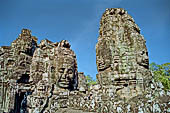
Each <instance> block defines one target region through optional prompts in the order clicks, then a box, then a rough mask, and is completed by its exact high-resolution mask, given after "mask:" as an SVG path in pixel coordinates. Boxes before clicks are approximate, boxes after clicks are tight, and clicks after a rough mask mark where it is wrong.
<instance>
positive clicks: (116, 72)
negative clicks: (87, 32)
mask: <svg viewBox="0 0 170 113" xmlns="http://www.w3.org/2000/svg"><path fill="white" fill-rule="evenodd" d="M70 47H71V46H70V44H69V43H68V41H66V40H62V41H61V42H56V43H53V42H51V41H49V40H47V39H45V40H42V41H41V42H40V44H37V38H36V37H34V36H32V35H31V31H30V30H28V29H23V30H22V32H21V34H20V35H19V37H18V38H17V39H16V40H15V41H14V42H12V44H11V46H2V47H0V113H122V112H123V113H124V112H125V113H137V112H138V113H157V112H158V113H164V112H165V113H166V112H169V111H170V109H169V106H170V102H169V100H170V91H167V92H165V91H164V90H163V85H162V84H161V83H160V82H155V81H154V80H153V79H152V78H153V74H152V73H151V72H150V70H149V58H148V52H147V48H146V45H145V40H144V37H143V36H142V35H141V34H140V29H139V27H138V26H137V25H136V24H135V22H134V20H133V18H132V17H131V16H130V15H129V14H127V11H125V10H124V9H122V8H111V9H106V11H105V13H104V14H103V16H102V19H101V21H100V30H99V38H98V43H97V45H96V64H97V69H98V74H97V84H95V85H92V86H90V88H88V87H87V81H86V77H85V75H84V73H83V72H78V71H77V61H76V55H75V54H74V52H73V51H72V50H71V48H70Z"/></svg>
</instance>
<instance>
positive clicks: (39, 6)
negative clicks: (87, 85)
mask: <svg viewBox="0 0 170 113" xmlns="http://www.w3.org/2000/svg"><path fill="white" fill-rule="evenodd" d="M116 7H118V8H124V9H126V10H127V11H128V13H129V14H130V15H131V16H132V17H133V18H134V20H135V22H136V23H137V24H138V26H139V27H140V29H141V34H142V35H143V36H144V37H145V40H146V44H147V48H148V51H149V58H150V62H155V63H158V64H162V63H166V62H170V1H169V0H0V46H3V45H10V43H11V42H12V41H13V40H15V39H16V38H17V37H18V34H20V32H21V29H22V28H28V29H30V30H31V31H32V35H34V36H36V37H37V38H38V39H39V41H40V40H42V39H45V38H47V39H49V40H51V41H53V42H59V41H61V40H63V39H65V40H68V41H69V42H70V44H71V48H72V49H73V50H74V52H75V53H76V55H77V62H78V70H79V72H84V73H85V74H86V75H91V76H93V78H95V77H96V74H97V68H96V52H95V45H96V43H97V38H98V36H99V34H98V30H99V22H100V19H101V16H102V14H103V13H104V11H105V9H106V8H116Z"/></svg>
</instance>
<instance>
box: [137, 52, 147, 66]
mask: <svg viewBox="0 0 170 113" xmlns="http://www.w3.org/2000/svg"><path fill="white" fill-rule="evenodd" d="M137 63H138V64H139V65H141V66H143V67H145V68H147V69H148V68H149V58H148V52H147V51H144V50H143V51H139V52H138V55H137Z"/></svg>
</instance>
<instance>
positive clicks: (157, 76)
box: [150, 62, 170, 90]
mask: <svg viewBox="0 0 170 113" xmlns="http://www.w3.org/2000/svg"><path fill="white" fill-rule="evenodd" d="M150 70H151V71H152V72H153V74H154V80H155V81H160V82H161V83H162V84H163V86H164V90H170V63H165V64H161V65H159V64H156V63H154V62H153V63H151V64H150Z"/></svg>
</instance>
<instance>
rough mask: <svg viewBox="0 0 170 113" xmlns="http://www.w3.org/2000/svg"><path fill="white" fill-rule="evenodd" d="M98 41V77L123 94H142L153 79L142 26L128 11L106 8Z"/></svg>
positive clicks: (128, 95)
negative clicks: (139, 25) (136, 22)
mask: <svg viewBox="0 0 170 113" xmlns="http://www.w3.org/2000/svg"><path fill="white" fill-rule="evenodd" d="M99 34H100V35H99V37H98V43H97V45H96V63H97V69H98V75H97V79H98V82H99V83H100V85H101V86H103V88H104V87H107V86H109V85H113V86H114V88H113V89H114V90H115V91H114V92H115V93H117V94H118V95H119V96H121V97H128V98H129V97H133V96H136V95H138V94H141V93H142V91H143V90H144V88H145V87H147V86H146V85H147V84H148V82H149V81H150V80H151V73H150V71H149V60H148V52H147V48H146V45H145V40H144V37H143V36H142V35H141V34H140V29H139V27H138V26H137V25H136V24H135V22H134V20H133V18H132V17H131V16H130V15H129V14H127V11H125V10H124V9H121V8H112V9H106V11H105V13H104V14H103V16H102V19H101V21H100V30H99Z"/></svg>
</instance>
